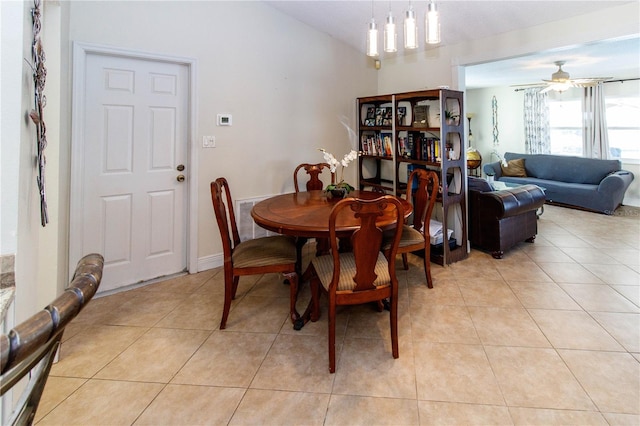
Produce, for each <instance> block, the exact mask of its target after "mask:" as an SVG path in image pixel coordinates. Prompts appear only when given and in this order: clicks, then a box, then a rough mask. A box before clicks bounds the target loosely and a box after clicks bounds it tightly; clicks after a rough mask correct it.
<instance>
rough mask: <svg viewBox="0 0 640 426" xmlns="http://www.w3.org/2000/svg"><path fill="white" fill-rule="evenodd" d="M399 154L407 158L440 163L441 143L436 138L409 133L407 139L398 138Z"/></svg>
mask: <svg viewBox="0 0 640 426" xmlns="http://www.w3.org/2000/svg"><path fill="white" fill-rule="evenodd" d="M398 154H399V155H400V156H402V157H405V158H411V159H414V160H423V161H430V162H434V163H435V162H439V161H440V158H442V157H441V156H440V141H439V140H438V139H437V138H434V137H428V136H424V135H421V134H413V133H409V134H408V135H407V137H399V138H398Z"/></svg>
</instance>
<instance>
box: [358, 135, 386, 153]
mask: <svg viewBox="0 0 640 426" xmlns="http://www.w3.org/2000/svg"><path fill="white" fill-rule="evenodd" d="M360 146H361V148H362V153H363V154H364V155H379V156H382V157H391V156H392V155H393V153H392V150H393V142H392V138H391V133H377V134H365V135H362V140H361V143H360Z"/></svg>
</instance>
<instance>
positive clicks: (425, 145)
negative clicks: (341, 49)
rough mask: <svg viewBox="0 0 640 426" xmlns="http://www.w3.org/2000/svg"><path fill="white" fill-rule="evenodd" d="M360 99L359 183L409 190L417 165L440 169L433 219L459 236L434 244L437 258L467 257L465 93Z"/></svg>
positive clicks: (425, 92) (440, 260)
mask: <svg viewBox="0 0 640 426" xmlns="http://www.w3.org/2000/svg"><path fill="white" fill-rule="evenodd" d="M357 102H358V103H357V111H358V123H359V125H358V136H359V139H360V147H359V150H360V156H359V159H358V164H359V169H358V170H359V182H358V184H359V188H360V189H374V190H384V191H385V192H389V193H394V194H396V195H399V196H403V195H405V194H406V190H407V178H408V175H409V174H410V173H411V171H412V170H413V169H414V168H425V169H430V170H435V171H436V172H438V174H439V177H440V186H441V189H440V195H439V199H438V201H437V203H436V208H435V209H434V213H433V215H432V219H435V220H438V221H439V222H441V223H442V226H443V229H451V230H453V237H452V239H453V240H455V242H454V241H451V242H450V243H449V244H447V241H446V238H445V241H444V242H443V244H442V246H440V245H438V246H434V247H432V254H431V261H432V262H435V263H438V264H440V265H445V264H450V263H453V262H457V261H459V260H462V259H465V258H466V257H467V255H468V251H467V250H468V249H467V247H468V243H467V196H466V180H467V165H466V158H465V153H466V149H465V142H464V141H465V139H464V121H463V120H464V117H465V114H464V104H463V93H462V92H458V91H454V90H444V89H437V90H422V91H416V92H406V93H396V94H391V95H381V96H369V97H362V98H358V100H357ZM448 115H451V116H452V118H451V119H449V118H448V117H447V116H448ZM372 144H373V147H372ZM389 145H391V146H389Z"/></svg>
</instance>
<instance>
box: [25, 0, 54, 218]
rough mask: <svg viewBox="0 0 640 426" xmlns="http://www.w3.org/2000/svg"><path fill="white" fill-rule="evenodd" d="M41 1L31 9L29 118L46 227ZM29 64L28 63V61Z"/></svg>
mask: <svg viewBox="0 0 640 426" xmlns="http://www.w3.org/2000/svg"><path fill="white" fill-rule="evenodd" d="M40 3H41V0H34V2H33V9H31V17H32V19H33V43H32V44H31V56H32V60H33V63H30V64H29V65H30V66H31V70H32V72H33V83H34V89H35V109H33V110H31V112H30V113H29V117H31V120H32V121H33V123H34V124H35V125H36V138H37V139H36V140H37V143H38V151H37V164H38V177H37V183H38V191H39V193H40V223H41V224H42V226H46V225H47V223H49V214H48V212H47V196H46V192H45V185H44V176H45V165H46V163H47V160H46V158H45V155H44V149H45V148H46V147H47V135H46V133H47V127H46V126H45V124H44V118H43V114H42V110H43V109H44V107H45V106H46V104H47V98H46V96H45V95H44V85H45V81H46V79H47V69H46V68H45V66H44V62H45V60H46V56H45V54H44V49H43V47H42V40H41V38H40V30H41V29H42V20H41V18H42V14H41V11H40ZM27 63H28V61H27Z"/></svg>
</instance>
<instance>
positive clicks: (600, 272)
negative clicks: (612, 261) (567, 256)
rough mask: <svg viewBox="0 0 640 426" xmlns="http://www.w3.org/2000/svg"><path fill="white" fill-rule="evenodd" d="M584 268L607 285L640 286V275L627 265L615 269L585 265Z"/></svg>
mask: <svg viewBox="0 0 640 426" xmlns="http://www.w3.org/2000/svg"><path fill="white" fill-rule="evenodd" d="M583 266H584V267H585V268H587V269H588V270H589V271H591V272H592V273H593V274H594V275H596V276H597V277H598V278H600V279H601V280H602V281H603V282H605V283H607V284H621V285H636V286H640V274H639V273H638V272H636V271H634V270H633V269H631V268H629V267H628V266H626V265H616V266H615V267H613V266H611V265H600V264H595V263H585V264H584V265H583Z"/></svg>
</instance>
